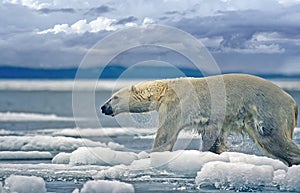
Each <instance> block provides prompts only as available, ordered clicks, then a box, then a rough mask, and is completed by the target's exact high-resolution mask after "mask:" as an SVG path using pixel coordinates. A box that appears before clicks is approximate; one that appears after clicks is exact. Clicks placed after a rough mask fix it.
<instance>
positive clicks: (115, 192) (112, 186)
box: [73, 180, 134, 193]
mask: <svg viewBox="0 0 300 193" xmlns="http://www.w3.org/2000/svg"><path fill="white" fill-rule="evenodd" d="M92 192H93V193H123V192H126V193H134V188H133V186H132V185H131V184H127V183H124V182H119V181H107V180H95V181H88V182H86V183H85V184H84V185H83V187H82V189H81V191H80V193H92ZM73 193H79V190H78V189H76V190H74V191H73Z"/></svg>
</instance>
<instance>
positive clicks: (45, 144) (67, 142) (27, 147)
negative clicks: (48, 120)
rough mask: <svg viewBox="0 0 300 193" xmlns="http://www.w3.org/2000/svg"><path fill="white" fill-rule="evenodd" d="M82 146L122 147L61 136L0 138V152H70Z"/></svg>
mask: <svg viewBox="0 0 300 193" xmlns="http://www.w3.org/2000/svg"><path fill="white" fill-rule="evenodd" d="M84 146H87V147H107V146H111V148H114V147H117V148H118V149H120V148H121V147H122V146H118V145H117V144H115V143H113V142H112V143H109V144H108V145H106V144H104V143H101V142H96V141H92V140H89V139H81V138H72V137H62V136H57V137H52V136H0V150H1V151H72V150H76V149H77V148H78V147H84Z"/></svg>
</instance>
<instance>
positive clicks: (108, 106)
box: [101, 103, 113, 115]
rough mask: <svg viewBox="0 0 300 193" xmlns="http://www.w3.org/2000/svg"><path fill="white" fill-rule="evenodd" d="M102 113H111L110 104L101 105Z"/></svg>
mask: <svg viewBox="0 0 300 193" xmlns="http://www.w3.org/2000/svg"><path fill="white" fill-rule="evenodd" d="M101 110H102V113H104V114H105V115H113V110H112V107H111V105H109V104H108V103H105V104H104V105H103V106H102V107H101Z"/></svg>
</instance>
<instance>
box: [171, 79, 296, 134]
mask: <svg viewBox="0 0 300 193" xmlns="http://www.w3.org/2000/svg"><path fill="white" fill-rule="evenodd" d="M172 82H173V84H177V85H180V86H178V87H179V88H184V89H183V90H184V91H183V93H190V94H188V95H186V94H185V95H186V96H185V95H183V97H182V98H183V100H184V101H186V102H187V103H188V102H189V101H192V100H194V98H195V97H194V95H193V94H192V93H195V94H196V95H198V96H197V97H198V99H197V101H198V103H199V107H200V110H201V109H202V110H203V111H202V112H201V113H202V114H204V115H205V114H206V112H207V111H210V105H211V102H217V103H218V102H220V101H211V94H212V93H214V95H216V94H217V95H220V96H223V98H224V100H225V103H226V118H225V122H224V125H225V126H227V127H230V128H231V129H233V130H236V129H237V128H234V127H238V126H237V125H242V124H244V123H245V122H249V123H251V124H253V127H261V128H264V129H265V130H264V131H261V134H262V135H266V134H270V132H271V131H272V132H274V130H280V131H281V132H283V133H285V135H287V136H288V137H289V138H291V137H292V133H293V128H294V127H295V126H296V122H297V112H298V107H297V104H296V102H295V100H294V99H293V98H292V97H291V96H290V95H289V94H288V93H286V92H285V91H284V90H282V89H281V88H280V87H278V86H277V85H275V84H273V83H272V82H270V81H267V80H265V79H262V78H259V77H256V76H252V75H244V74H227V75H218V76H211V77H207V78H182V79H176V80H175V81H174V80H173V81H172ZM185 82H189V84H190V85H193V86H192V87H191V86H189V85H185V86H181V85H184V84H185ZM220 88H221V89H220ZM222 88H224V89H222ZM191 89H194V90H191ZM221 92H225V93H221ZM220 99H221V100H223V99H222V98H220ZM193 102H194V101H193ZM193 106H195V105H193ZM205 116H209V115H208V114H206V115H205ZM245 119H248V120H245ZM255 124H256V125H255ZM259 124H260V125H259ZM258 129H259V128H258Z"/></svg>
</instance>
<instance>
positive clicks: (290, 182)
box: [279, 165, 300, 192]
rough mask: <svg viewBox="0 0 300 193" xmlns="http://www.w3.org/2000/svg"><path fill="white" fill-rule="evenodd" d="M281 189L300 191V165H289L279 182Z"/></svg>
mask: <svg viewBox="0 0 300 193" xmlns="http://www.w3.org/2000/svg"><path fill="white" fill-rule="evenodd" d="M279 185H281V186H280V187H281V189H283V190H289V191H297V192H299V191H300V165H297V166H296V165H294V166H292V167H290V168H289V169H288V171H287V173H286V175H285V178H283V181H281V183H279Z"/></svg>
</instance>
